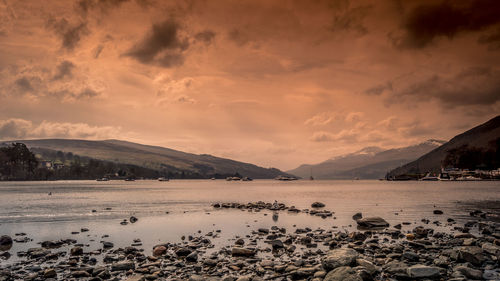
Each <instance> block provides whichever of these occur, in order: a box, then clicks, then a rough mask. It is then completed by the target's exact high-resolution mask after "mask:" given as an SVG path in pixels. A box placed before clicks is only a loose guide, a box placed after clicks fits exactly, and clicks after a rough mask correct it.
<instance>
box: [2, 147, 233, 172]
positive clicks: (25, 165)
mask: <svg viewBox="0 0 500 281" xmlns="http://www.w3.org/2000/svg"><path fill="white" fill-rule="evenodd" d="M42 159H44V160H42ZM46 160H49V161H51V164H52V166H50V167H47V166H45V165H43V164H44V163H45V162H46ZM54 164H55V165H54ZM228 176H234V175H233V174H219V173H198V172H193V171H189V170H180V169H177V168H175V167H171V166H165V165H163V167H162V168H160V169H151V168H146V167H142V166H137V165H132V164H125V163H117V162H112V161H104V160H98V159H94V158H90V157H84V156H79V155H76V154H73V153H71V152H63V151H56V150H52V149H45V148H32V149H31V150H30V149H29V148H28V147H27V146H26V145H25V144H23V143H12V144H10V145H7V146H3V147H0V180H10V181H15V180H17V181H22V180H93V179H98V178H102V177H107V178H110V179H127V178H131V179H136V178H145V179H156V178H159V177H166V178H170V179H209V178H217V179H224V178H226V177H228Z"/></svg>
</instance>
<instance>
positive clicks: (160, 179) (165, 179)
mask: <svg viewBox="0 0 500 281" xmlns="http://www.w3.org/2000/svg"><path fill="white" fill-rule="evenodd" d="M158 181H169V179H168V178H164V177H161V178H158Z"/></svg>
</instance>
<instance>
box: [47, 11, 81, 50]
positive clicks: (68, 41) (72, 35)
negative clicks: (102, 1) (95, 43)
mask: <svg viewBox="0 0 500 281" xmlns="http://www.w3.org/2000/svg"><path fill="white" fill-rule="evenodd" d="M47 27H48V28H49V29H51V30H52V31H54V32H55V33H56V35H58V36H59V39H60V40H61V43H62V47H63V48H64V49H66V50H68V51H72V50H73V49H75V47H76V46H77V45H78V43H79V42H80V40H81V39H82V37H83V36H85V35H88V34H89V33H90V31H89V29H88V28H87V23H86V22H78V23H74V24H72V23H70V22H68V20H67V19H66V18H61V19H59V20H57V19H55V18H53V17H51V18H49V20H48V21H47Z"/></svg>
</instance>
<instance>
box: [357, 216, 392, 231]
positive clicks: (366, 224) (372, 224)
mask: <svg viewBox="0 0 500 281" xmlns="http://www.w3.org/2000/svg"><path fill="white" fill-rule="evenodd" d="M356 223H357V224H358V226H359V227H361V228H385V227H388V226H389V223H388V222H387V221H385V220H384V219H383V218H381V217H369V218H361V219H358V220H356Z"/></svg>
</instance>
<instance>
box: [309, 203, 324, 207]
mask: <svg viewBox="0 0 500 281" xmlns="http://www.w3.org/2000/svg"><path fill="white" fill-rule="evenodd" d="M311 207H313V208H323V207H325V204H324V203H321V202H314V203H312V204H311Z"/></svg>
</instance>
